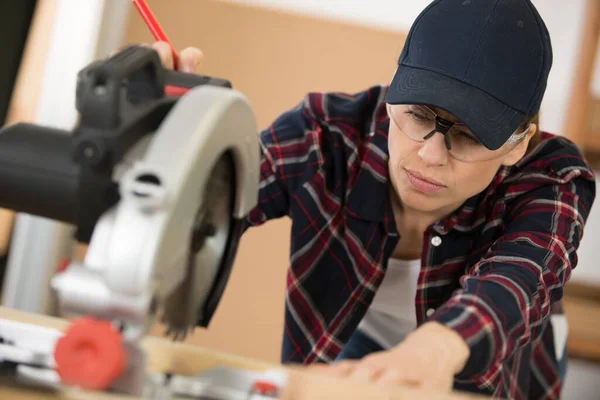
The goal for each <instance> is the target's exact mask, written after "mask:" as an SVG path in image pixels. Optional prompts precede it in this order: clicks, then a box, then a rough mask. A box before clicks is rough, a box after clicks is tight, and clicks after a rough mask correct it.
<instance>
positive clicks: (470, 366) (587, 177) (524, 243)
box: [430, 172, 595, 386]
mask: <svg viewBox="0 0 600 400" xmlns="http://www.w3.org/2000/svg"><path fill="white" fill-rule="evenodd" d="M594 197H595V180H594V177H593V176H591V174H590V173H588V172H585V173H584V172H582V174H581V175H579V176H578V177H576V178H574V179H571V180H568V181H565V180H561V181H560V182H559V183H556V184H548V185H546V186H541V187H538V188H537V189H535V190H533V191H530V192H527V193H526V194H525V195H521V196H519V198H518V199H517V200H516V201H513V202H512V204H513V205H512V209H511V210H510V211H509V214H510V217H509V218H508V219H507V220H506V227H505V233H504V234H503V235H502V237H501V238H500V239H499V240H497V241H496V242H495V243H494V244H493V245H492V246H491V248H490V249H489V250H488V251H487V253H486V255H485V256H484V257H483V258H482V259H481V260H480V262H478V263H477V264H475V265H474V266H473V267H472V268H471V270H470V272H469V274H467V275H465V276H463V277H462V279H461V289H460V290H458V291H457V292H456V293H454V295H453V296H452V297H451V298H450V300H449V301H447V302H446V303H445V304H444V305H443V306H442V307H440V308H439V309H438V310H437V311H436V312H435V313H434V314H433V315H432V316H431V318H430V320H435V321H438V322H440V323H442V324H444V325H445V326H448V327H450V328H451V329H453V330H455V331H456V332H458V333H459V334H460V335H461V336H462V337H463V338H464V339H465V340H466V342H467V343H468V345H469V347H470V349H471V355H470V358H469V360H468V361H467V364H466V366H465V368H464V369H463V371H461V373H460V374H459V375H458V376H457V379H466V380H469V381H471V382H475V383H476V384H478V385H480V386H485V385H486V383H489V382H491V381H492V379H493V378H494V376H495V375H496V374H497V373H498V372H499V369H500V365H501V363H502V361H504V360H506V359H508V358H509V357H510V356H511V355H512V354H513V353H514V352H515V351H516V350H517V349H518V348H519V347H520V346H523V345H525V344H527V343H529V342H531V341H532V340H535V339H536V338H538V337H539V336H540V335H541V331H542V328H543V324H542V323H543V321H544V319H546V318H548V316H549V314H550V308H551V305H552V304H553V303H554V302H556V301H558V300H560V299H561V298H562V288H563V286H564V285H565V283H566V282H567V280H568V279H569V277H570V276H571V272H572V269H573V268H575V266H576V264H577V253H576V251H577V248H578V246H579V243H580V240H581V238H582V235H583V228H584V224H585V221H586V220H587V217H588V215H589V211H590V208H591V206H592V203H593V201H594Z"/></svg>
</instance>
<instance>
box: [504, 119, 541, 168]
mask: <svg viewBox="0 0 600 400" xmlns="http://www.w3.org/2000/svg"><path fill="white" fill-rule="evenodd" d="M536 132H537V125H536V124H531V125H529V132H527V136H525V138H524V139H523V140H521V142H520V143H519V144H518V145H517V146H516V147H515V148H514V149H512V150H511V151H510V152H509V153H508V154H507V155H505V156H504V159H503V160H502V165H504V166H506V167H510V166H513V165H515V164H516V163H518V162H519V160H521V158H523V156H524V155H525V153H526V152H527V147H528V146H529V141H530V140H531V138H532V137H533V135H535V133H536Z"/></svg>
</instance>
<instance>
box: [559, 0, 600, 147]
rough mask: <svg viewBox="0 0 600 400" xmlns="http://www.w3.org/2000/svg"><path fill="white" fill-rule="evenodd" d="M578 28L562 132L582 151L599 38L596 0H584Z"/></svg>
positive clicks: (584, 144) (585, 139)
mask: <svg viewBox="0 0 600 400" xmlns="http://www.w3.org/2000/svg"><path fill="white" fill-rule="evenodd" d="M581 26H582V33H581V39H580V40H579V43H577V46H578V49H579V50H578V53H577V54H578V55H577V59H576V63H575V64H576V66H575V71H574V74H573V78H572V79H573V86H572V88H571V94H570V101H569V113H568V114H567V118H566V123H565V127H564V129H563V132H565V136H566V137H568V138H569V139H571V140H573V141H574V142H575V143H576V144H577V145H578V146H579V147H580V149H582V150H583V149H584V148H585V146H586V144H587V142H586V141H587V138H588V137H589V136H590V132H589V131H588V129H587V127H588V121H589V115H590V114H589V111H590V100H591V93H590V86H591V82H592V76H593V73H594V64H595V61H596V50H597V48H598V37H599V36H600V1H598V0H587V3H586V7H585V12H584V20H583V22H582V24H581Z"/></svg>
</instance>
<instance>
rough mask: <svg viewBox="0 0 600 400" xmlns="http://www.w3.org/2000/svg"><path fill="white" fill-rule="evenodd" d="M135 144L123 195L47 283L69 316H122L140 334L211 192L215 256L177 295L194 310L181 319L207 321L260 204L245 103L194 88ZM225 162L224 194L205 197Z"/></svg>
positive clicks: (228, 92) (224, 92)
mask: <svg viewBox="0 0 600 400" xmlns="http://www.w3.org/2000/svg"><path fill="white" fill-rule="evenodd" d="M135 152H136V155H135V157H134V158H135V159H136V160H133V165H131V167H130V168H128V169H127V168H124V169H122V170H121V171H120V172H119V173H120V174H122V177H121V178H120V184H119V193H120V201H119V202H118V203H117V204H116V205H115V206H114V207H112V208H111V209H109V210H108V211H107V212H105V213H104V214H103V215H102V216H101V217H100V219H99V220H98V223H97V224H96V226H95V228H94V232H93V235H92V238H91V241H90V246H89V248H88V252H87V255H86V257H85V260H84V262H83V263H82V264H79V265H78V264H72V265H71V266H70V267H69V268H68V269H67V270H66V271H65V272H63V273H61V274H60V275H58V276H56V277H55V278H54V279H53V281H52V286H53V287H54V289H56V292H57V297H58V301H59V305H60V307H61V309H62V311H63V312H65V313H66V314H78V315H81V314H87V315H90V314H91V315H94V316H98V317H101V318H110V319H113V320H121V321H122V322H124V331H123V333H124V334H125V335H126V336H130V337H139V336H140V335H142V334H143V333H145V332H146V331H147V329H149V327H150V324H151V322H152V319H153V318H154V317H155V315H156V313H157V312H159V309H160V308H161V307H162V306H163V305H164V303H165V301H166V300H167V299H168V298H169V296H172V294H173V293H174V292H176V291H177V290H179V291H181V290H182V289H181V285H182V283H183V282H186V279H187V278H188V276H187V275H186V274H187V273H189V268H188V266H189V258H190V247H191V245H190V244H191V243H192V241H193V240H194V236H195V235H196V240H197V235H198V221H197V217H198V214H199V213H201V212H202V210H203V208H205V207H206V206H207V204H208V203H209V202H208V201H207V199H211V202H212V203H216V204H217V205H219V204H220V205H221V206H223V204H221V203H222V202H229V203H228V205H227V207H228V209H229V213H230V215H229V218H228V220H227V221H228V222H227V224H228V225H229V226H228V229H227V235H226V238H225V241H224V242H223V246H222V247H220V250H219V251H220V252H221V254H217V255H216V257H215V255H214V254H213V257H208V258H207V257H204V258H200V259H199V260H198V262H197V265H195V269H194V284H191V285H190V284H189V283H188V285H187V287H186V288H185V290H186V291H187V292H189V293H186V294H185V296H181V297H180V298H181V302H182V304H181V305H180V306H181V308H182V309H183V308H186V307H187V308H188V309H189V310H192V311H193V314H192V316H191V318H192V320H191V321H186V323H187V324H189V323H192V324H193V325H199V326H208V323H209V322H210V320H211V318H212V315H213V313H214V311H215V309H216V307H217V305H218V303H219V300H220V298H221V296H222V293H223V290H224V287H225V283H226V282H227V280H228V278H229V274H230V271H231V268H232V264H233V261H234V258H235V253H236V250H237V244H238V241H239V236H240V235H241V232H242V229H243V220H244V218H245V217H246V216H247V215H248V213H249V212H250V211H251V210H252V209H253V208H254V207H255V206H256V203H257V195H258V182H259V176H258V175H259V146H258V135H257V129H256V121H255V118H254V114H253V112H252V109H251V106H250V104H249V102H248V101H247V99H246V98H245V97H244V96H243V95H242V94H241V93H239V92H237V91H235V90H232V89H229V88H223V87H213V86H199V87H196V88H194V89H191V90H190V91H189V92H188V93H187V94H186V95H184V96H183V97H182V98H181V99H179V100H178V101H177V103H176V104H175V105H174V106H173V108H172V109H171V110H170V112H169V113H168V114H167V116H166V117H165V118H164V120H163V121H162V123H161V124H160V126H159V128H158V129H157V130H156V132H155V133H154V134H153V135H151V136H150V137H148V138H147V141H146V142H145V143H142V142H140V143H139V146H137V148H136V149H135ZM130 161H131V160H130ZM223 165H229V166H230V167H231V171H230V172H231V173H230V175H226V176H229V177H230V179H231V181H230V182H227V185H228V187H229V188H230V191H231V192H230V193H229V195H228V196H227V197H226V198H223V199H222V202H221V203H220V199H219V198H214V197H213V198H211V197H210V196H218V195H219V194H218V193H207V191H210V190H211V189H209V188H211V187H212V186H210V185H209V183H210V182H211V176H212V175H214V174H216V173H218V170H217V171H216V170H215V169H214V168H215V167H219V168H222V166H223ZM221 208H222V207H221ZM209 231H210V229H209ZM209 236H210V235H209ZM204 246H207V244H206V243H204ZM199 250H200V251H202V250H203V249H199ZM203 260H204V262H203ZM206 260H210V262H206ZM171 303H172V301H171ZM190 303H191V304H190ZM171 306H173V305H172V304H171ZM163 311H164V310H163ZM188 314H189V313H188Z"/></svg>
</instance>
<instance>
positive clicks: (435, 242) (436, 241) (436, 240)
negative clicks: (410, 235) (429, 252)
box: [431, 236, 442, 247]
mask: <svg viewBox="0 0 600 400" xmlns="http://www.w3.org/2000/svg"><path fill="white" fill-rule="evenodd" d="M431 244H432V245H434V246H435V247H438V246H439V245H440V244H442V238H441V237H439V236H434V237H432V238H431Z"/></svg>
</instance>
